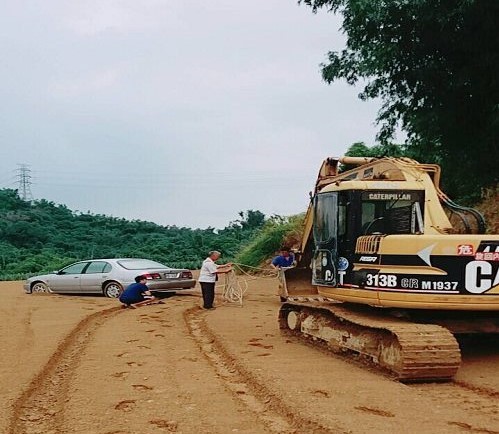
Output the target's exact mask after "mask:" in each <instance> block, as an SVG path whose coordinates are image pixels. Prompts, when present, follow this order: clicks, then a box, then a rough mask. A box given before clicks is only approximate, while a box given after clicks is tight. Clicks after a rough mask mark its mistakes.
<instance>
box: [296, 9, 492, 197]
mask: <svg viewBox="0 0 499 434" xmlns="http://www.w3.org/2000/svg"><path fill="white" fill-rule="evenodd" d="M300 3H305V4H307V5H309V6H311V7H312V8H313V10H314V12H316V11H317V10H318V9H320V8H326V9H327V10H329V11H332V12H334V13H340V14H342V16H343V25H342V29H343V31H344V32H345V34H346V36H347V43H346V48H345V49H344V50H342V51H340V52H330V53H329V54H328V60H329V61H328V63H325V64H323V65H322V75H323V78H324V80H325V81H326V82H328V83H331V82H333V81H334V80H336V79H345V80H346V81H347V82H348V83H349V84H352V85H353V84H356V83H358V82H359V81H364V82H366V81H367V84H366V85H365V87H364V89H363V91H362V93H361V94H360V98H361V99H370V98H381V99H382V101H383V104H382V107H381V109H380V111H379V113H378V117H377V121H378V123H379V124H380V127H381V128H380V132H379V134H378V138H379V139H380V140H381V141H382V142H387V141H389V140H390V139H391V138H392V137H393V134H394V131H395V129H396V128H397V126H401V127H402V128H403V129H404V130H405V131H406V132H407V133H408V145H409V147H410V148H411V150H412V152H413V155H414V157H415V158H416V159H418V160H420V161H422V162H436V163H439V164H440V165H441V166H442V168H443V170H444V183H445V188H446V190H447V191H448V192H449V193H450V194H451V195H453V196H457V197H460V198H476V197H477V196H478V195H479V193H480V188H481V187H485V186H489V185H494V184H497V182H498V179H499V178H498V171H497V161H499V146H498V138H499V37H498V32H497V25H498V23H499V2H498V1H496V0H439V1H435V0H417V1H408V0H391V1H385V0H300Z"/></svg>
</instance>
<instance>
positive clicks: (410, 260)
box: [279, 157, 499, 382]
mask: <svg viewBox="0 0 499 434" xmlns="http://www.w3.org/2000/svg"><path fill="white" fill-rule="evenodd" d="M342 167H346V168H348V169H349V170H343V171H341V170H340V168H342ZM439 183H440V167H439V166H438V165H433V164H420V163H418V162H417V161H414V160H412V159H409V158H388V157H386V158H364V157H342V158H328V159H326V160H325V161H324V162H323V164H322V166H321V168H320V170H319V175H318V177H317V181H316V184H315V189H314V192H313V193H311V195H310V196H311V201H310V206H309V208H308V211H307V214H306V217H305V222H304V230H303V238H302V242H301V246H299V248H298V251H297V254H296V258H297V264H296V266H295V267H293V268H289V269H283V270H282V271H281V274H280V279H281V284H280V289H279V295H280V297H281V301H282V302H283V303H282V305H281V309H280V311H279V326H280V328H281V330H282V331H283V333H285V334H291V335H296V336H299V337H300V338H302V339H305V340H308V341H311V342H313V344H314V345H319V346H324V347H326V348H327V349H329V350H332V351H334V352H339V353H343V354H346V355H347V356H353V357H356V358H361V359H363V360H367V361H369V363H372V364H374V365H376V366H377V367H379V368H380V369H382V370H386V371H388V372H389V373H391V375H392V376H393V377H395V378H397V379H399V380H400V381H407V382H408V381H430V380H449V379H451V378H452V377H453V376H454V375H455V373H456V372H457V370H458V368H459V366H460V363H461V354H460V349H459V344H458V342H457V340H456V338H455V336H456V335H460V334H490V333H499V235H497V234H495V235H489V234H485V222H484V220H483V217H482V216H481V214H480V213H479V212H477V211H476V210H474V209H472V208H465V207H461V206H459V205H457V204H455V203H454V202H452V201H451V200H450V199H449V198H448V197H447V196H446V195H445V194H444V193H443V192H442V191H441V190H440V187H439Z"/></svg>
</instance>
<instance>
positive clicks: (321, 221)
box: [314, 193, 338, 244]
mask: <svg viewBox="0 0 499 434" xmlns="http://www.w3.org/2000/svg"><path fill="white" fill-rule="evenodd" d="M337 218H338V195H337V193H323V194H318V195H317V196H316V199H315V217H314V240H315V243H316V244H324V243H327V242H329V241H331V240H332V239H333V238H336V235H337Z"/></svg>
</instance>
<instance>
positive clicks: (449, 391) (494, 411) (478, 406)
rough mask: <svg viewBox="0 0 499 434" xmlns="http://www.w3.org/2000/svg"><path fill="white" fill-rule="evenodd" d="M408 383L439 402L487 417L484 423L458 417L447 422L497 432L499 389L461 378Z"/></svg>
mask: <svg viewBox="0 0 499 434" xmlns="http://www.w3.org/2000/svg"><path fill="white" fill-rule="evenodd" d="M409 387H411V388H413V389H416V390H418V391H419V392H421V393H422V395H423V396H424V397H425V398H426V399H431V400H434V401H435V402H436V403H438V404H439V405H445V406H452V407H457V408H462V409H463V410H464V411H465V412H466V413H465V414H469V413H474V414H475V415H477V416H479V417H480V420H483V421H486V424H485V425H486V426H477V425H475V424H472V423H469V421H466V422H464V421H459V420H455V421H454V420H453V421H448V422H447V424H448V425H450V426H456V427H459V428H460V429H461V430H463V431H466V432H471V433H487V434H499V391H497V390H494V389H490V388H485V387H480V386H475V385H473V384H469V383H466V382H463V381H452V382H449V383H426V384H413V385H410V386H409Z"/></svg>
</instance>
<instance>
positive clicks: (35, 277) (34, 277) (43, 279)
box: [26, 273, 57, 282]
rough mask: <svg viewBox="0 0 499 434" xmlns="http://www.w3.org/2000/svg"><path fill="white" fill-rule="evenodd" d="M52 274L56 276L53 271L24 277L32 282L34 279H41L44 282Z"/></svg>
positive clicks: (51, 276)
mask: <svg viewBox="0 0 499 434" xmlns="http://www.w3.org/2000/svg"><path fill="white" fill-rule="evenodd" d="M54 276H57V274H55V273H49V274H40V275H38V276H32V277H28V278H27V279H26V282H34V281H35V280H41V281H43V282H46V281H47V280H48V279H51V278H53V277H54Z"/></svg>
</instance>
